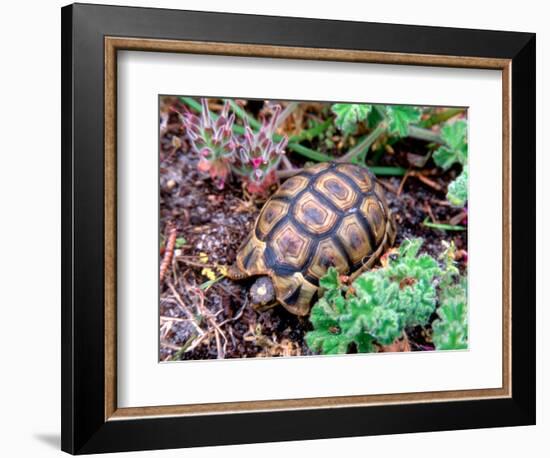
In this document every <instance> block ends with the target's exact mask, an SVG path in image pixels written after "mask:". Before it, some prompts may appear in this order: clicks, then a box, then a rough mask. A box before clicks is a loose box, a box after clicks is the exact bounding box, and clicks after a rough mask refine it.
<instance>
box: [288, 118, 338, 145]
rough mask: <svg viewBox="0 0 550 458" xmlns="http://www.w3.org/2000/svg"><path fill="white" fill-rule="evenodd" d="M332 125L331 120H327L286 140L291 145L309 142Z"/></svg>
mask: <svg viewBox="0 0 550 458" xmlns="http://www.w3.org/2000/svg"><path fill="white" fill-rule="evenodd" d="M331 124H332V119H327V120H326V121H325V122H320V123H318V124H316V125H315V126H313V127H312V128H310V129H308V130H303V131H302V132H300V133H299V134H298V135H293V136H292V137H290V138H289V139H288V141H289V142H292V143H300V142H301V141H303V140H311V139H313V138H315V137H317V136H318V135H319V134H322V133H323V132H324V131H325V130H327V129H328V127H329V126H330V125H331Z"/></svg>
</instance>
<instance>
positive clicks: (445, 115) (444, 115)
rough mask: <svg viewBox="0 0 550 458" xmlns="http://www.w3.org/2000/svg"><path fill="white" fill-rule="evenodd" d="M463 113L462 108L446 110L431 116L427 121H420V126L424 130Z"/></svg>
mask: <svg viewBox="0 0 550 458" xmlns="http://www.w3.org/2000/svg"><path fill="white" fill-rule="evenodd" d="M463 112H464V108H448V109H447V110H445V111H441V112H440V113H435V114H433V115H432V116H430V117H429V118H428V119H426V120H424V121H422V122H421V123H420V126H421V127H425V128H430V127H432V126H434V125H435V124H440V123H442V122H445V121H447V120H449V119H451V118H453V117H454V116H456V115H459V114H461V113H463Z"/></svg>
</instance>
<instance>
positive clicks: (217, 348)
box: [160, 114, 467, 361]
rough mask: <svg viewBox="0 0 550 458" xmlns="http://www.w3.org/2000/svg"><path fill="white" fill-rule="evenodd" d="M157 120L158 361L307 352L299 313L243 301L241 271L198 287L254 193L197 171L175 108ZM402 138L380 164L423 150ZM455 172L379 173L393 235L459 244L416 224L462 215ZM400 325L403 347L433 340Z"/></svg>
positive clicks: (244, 224)
mask: <svg viewBox="0 0 550 458" xmlns="http://www.w3.org/2000/svg"><path fill="white" fill-rule="evenodd" d="M167 121H168V122H167V125H166V126H164V128H163V129H161V139H160V230H161V246H160V262H162V259H163V257H164V255H165V253H164V251H165V249H166V242H167V237H168V234H169V232H170V228H171V227H175V228H176V233H177V242H176V243H177V245H176V249H175V251H174V256H173V259H172V262H171V265H170V266H169V268H168V271H167V272H166V274H165V276H164V280H163V281H162V284H161V286H160V288H161V291H160V337H161V342H160V359H161V361H170V360H189V359H213V358H219V357H225V358H247V357H257V356H295V355H308V354H311V351H310V350H309V349H308V347H307V346H306V344H305V342H304V334H305V333H306V332H307V331H309V330H310V329H311V325H310V323H309V321H308V319H307V317H306V318H299V317H296V316H294V315H292V314H290V313H289V312H287V311H286V310H285V309H284V308H283V307H280V306H277V307H275V308H273V309H270V310H267V311H265V312H261V313H259V312H256V311H254V310H253V309H252V308H251V307H250V305H249V304H248V289H249V286H250V282H247V281H244V282H233V281H231V280H229V279H226V278H224V279H222V280H220V281H217V282H215V283H214V284H212V285H211V286H210V287H208V288H206V287H205V285H204V284H205V282H207V281H208V278H207V276H208V272H205V271H204V270H203V269H205V268H207V269H210V271H211V272H210V273H211V275H214V276H216V277H219V276H220V272H219V270H218V266H220V265H230V264H231V263H233V261H234V260H235V256H236V253H237V250H238V248H239V246H240V244H241V242H242V240H243V239H244V238H245V237H246V235H247V234H248V233H249V231H250V229H251V227H252V225H253V223H254V221H255V218H256V216H257V214H258V212H259V210H260V208H261V206H262V204H263V201H262V200H257V199H253V198H252V197H250V196H248V195H247V194H246V193H245V192H243V189H242V188H241V187H240V186H239V184H238V183H236V182H231V181H230V182H229V183H227V184H226V186H225V188H224V189H223V190H219V189H217V188H216V187H215V186H214V185H213V184H212V182H211V180H210V179H209V178H208V177H205V176H203V175H202V174H201V173H199V172H198V171H197V168H196V164H197V158H196V156H195V155H194V154H193V153H192V152H191V151H190V148H189V145H188V144H187V143H186V141H185V139H184V137H183V127H182V126H181V124H180V122H179V119H178V116H176V115H174V114H172V115H169V117H168V119H167ZM402 143H403V144H401V142H400V143H398V144H395V145H393V150H394V154H392V155H390V154H385V155H383V160H384V162H385V163H384V162H382V163H381V165H400V166H406V167H407V168H409V167H410V164H409V163H408V162H407V155H408V154H410V153H411V152H413V154H419V153H421V154H426V153H427V151H428V150H427V147H426V143H425V142H421V141H413V142H410V141H409V142H402ZM291 159H294V158H293V157H291ZM296 164H297V165H301V164H299V163H298V162H297V163H296ZM432 166H433V164H432ZM428 171H429V167H428ZM423 173H425V170H423ZM455 174H456V172H454V171H450V172H448V173H447V174H445V175H441V174H440V173H439V172H438V171H437V170H435V169H434V171H433V174H431V172H430V174H429V175H426V176H427V177H428V179H429V181H430V182H431V184H430V185H428V184H426V183H425V182H423V181H421V180H420V179H418V177H416V176H410V177H408V178H407V179H406V181H405V182H404V183H402V180H403V177H387V178H386V177H381V178H380V181H381V183H382V184H383V185H384V187H385V188H386V190H387V193H386V194H387V198H388V202H389V205H390V207H391V209H392V211H393V212H394V213H395V215H396V220H397V225H398V238H397V242H396V243H397V244H399V243H401V241H402V240H403V239H406V238H412V237H422V238H423V239H424V241H425V242H424V246H423V250H424V251H426V252H428V253H430V254H432V255H434V256H438V255H439V254H440V253H441V252H442V251H443V249H444V247H443V246H442V240H446V241H448V242H449V241H450V240H454V242H455V244H456V246H457V248H458V249H464V250H466V249H467V238H466V237H467V235H466V234H467V233H466V231H461V232H445V231H441V230H438V229H433V228H429V227H426V226H424V225H423V221H424V220H425V218H426V217H428V218H429V219H430V220H436V221H438V222H442V223H448V222H450V221H452V222H453V223H454V224H457V223H460V222H461V220H462V219H463V217H464V212H463V210H459V209H455V208H452V207H450V206H449V204H448V203H447V202H446V200H445V192H444V190H445V189H446V187H447V183H448V182H449V181H450V180H451V179H452V178H453V177H454V175H455ZM434 183H435V187H434V185H433V184H434ZM437 187H439V188H440V190H438V189H436V188H437ZM400 188H401V192H400V193H399V189H400ZM398 194H399V195H398ZM183 239H184V240H183ZM461 267H462V268H463V267H464V266H461ZM201 285H203V287H202V289H201ZM407 334H408V338H409V342H410V348H411V350H413V351H419V350H420V351H422V350H430V349H433V346H432V345H431V344H430V342H429V336H427V335H426V332H424V331H423V330H422V329H421V328H415V329H410V330H407Z"/></svg>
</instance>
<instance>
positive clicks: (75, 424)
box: [61, 4, 536, 454]
mask: <svg viewBox="0 0 550 458" xmlns="http://www.w3.org/2000/svg"><path fill="white" fill-rule="evenodd" d="M122 50H131V51H138V52H144V53H146V52H163V53H189V54H198V55H223V56H240V57H261V58H275V59H283V58H284V59H295V60H305V59H307V60H314V61H320V62H325V61H331V62H365V63H377V64H384V65H410V66H428V67H449V68H479V69H493V70H498V71H500V72H502V88H503V90H502V151H503V153H502V154H503V156H502V161H503V162H502V163H503V167H502V202H503V205H502V231H503V246H502V259H503V261H502V304H503V309H502V317H503V322H502V386H501V387H500V388H490V389H470V390H458V391H455V390H450V391H434V392H422V393H415V392H410V393H394V394H392V393H387V394H383V395H365V396H336V397H335V396H332V397H316V398H309V399H286V400H266V401H242V402H227V403H225V402H222V403H214V404H211V403H209V404H191V405H172V406H142V407H133V408H119V407H118V404H117V358H118V357H119V355H117V344H116V338H117V306H116V302H117V256H116V254H117V239H118V237H120V234H117V213H116V211H117V161H116V149H117V118H116V109H117V65H116V64H117V53H118V52H120V51H122ZM535 97H536V94H535V35H534V34H531V33H520V32H500V31H487V30H470V29H452V28H443V27H425V26H410V25H394V24H379V23H362V22H347V21H327V20H318V19H303V18H286V17H268V16H252V15H242V14H227V13H205V12H195V11H178V10H165V9H148V8H132V7H113V6H102V5H87V4H74V5H69V6H66V7H64V8H63V9H62V323H61V325H62V335H61V338H62V386H61V390H62V406H61V411H62V436H61V439H62V449H63V450H64V451H66V452H69V453H72V454H83V453H101V452H115V451H130V450H147V449H164V448H177V447H193V446H204V445H223V444H239V443H254V442H269V441H287V440H308V439H318V438H333V437H350V436H358V435H378V434H395V433H405V432H426V431H441V430H451V429H469V428H485V427H502V426H516V425H532V424H535V356H536V352H535V252H536V246H535ZM118 389H120V387H118ZM212 431H215V434H212Z"/></svg>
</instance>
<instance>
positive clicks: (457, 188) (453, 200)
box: [447, 168, 468, 207]
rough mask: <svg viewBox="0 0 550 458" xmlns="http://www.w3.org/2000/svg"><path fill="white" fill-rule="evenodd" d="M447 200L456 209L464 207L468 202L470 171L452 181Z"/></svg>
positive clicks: (466, 170) (463, 171)
mask: <svg viewBox="0 0 550 458" xmlns="http://www.w3.org/2000/svg"><path fill="white" fill-rule="evenodd" d="M447 200H448V201H449V202H450V204H451V205H453V206H455V207H464V205H465V204H466V201H467V200H468V169H467V168H465V169H463V170H462V173H461V174H460V175H459V176H458V177H457V178H456V179H455V180H454V181H452V182H451V183H450V184H449V186H448V188H447Z"/></svg>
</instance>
